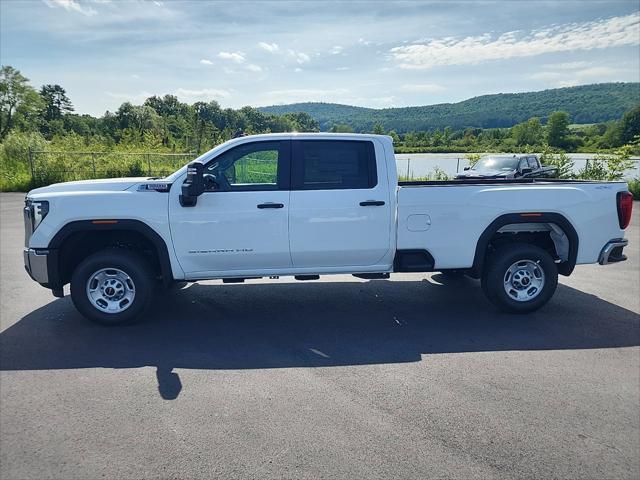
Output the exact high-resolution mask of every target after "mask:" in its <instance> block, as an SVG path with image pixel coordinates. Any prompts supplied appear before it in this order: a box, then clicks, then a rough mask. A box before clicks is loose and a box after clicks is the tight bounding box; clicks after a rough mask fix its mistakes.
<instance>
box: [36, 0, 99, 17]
mask: <svg viewBox="0 0 640 480" xmlns="http://www.w3.org/2000/svg"><path fill="white" fill-rule="evenodd" d="M43 1H44V3H46V4H47V6H48V7H49V8H56V7H61V8H64V9H65V10H66V11H67V12H76V13H81V14H82V15H86V16H87V17H92V16H93V15H97V14H98V12H97V11H95V10H94V9H93V8H91V7H90V6H88V5H87V4H83V3H80V2H78V1H77V0H43Z"/></svg>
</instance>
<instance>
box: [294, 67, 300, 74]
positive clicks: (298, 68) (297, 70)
mask: <svg viewBox="0 0 640 480" xmlns="http://www.w3.org/2000/svg"><path fill="white" fill-rule="evenodd" d="M293 71H294V72H296V73H300V72H301V71H302V69H301V68H300V67H296V68H294V69H293Z"/></svg>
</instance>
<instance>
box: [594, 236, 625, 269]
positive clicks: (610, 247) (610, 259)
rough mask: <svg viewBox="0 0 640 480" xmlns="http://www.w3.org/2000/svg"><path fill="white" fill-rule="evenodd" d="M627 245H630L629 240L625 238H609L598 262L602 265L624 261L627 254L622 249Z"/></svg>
mask: <svg viewBox="0 0 640 480" xmlns="http://www.w3.org/2000/svg"><path fill="white" fill-rule="evenodd" d="M627 245H629V240H627V239H625V238H616V239H614V240H609V241H608V242H607V244H606V245H605V246H604V247H602V251H601V252H600V257H599V258H598V263H599V264H600V265H609V264H610V263H617V262H624V261H625V260H626V259H627V256H626V255H625V254H623V253H622V250H623V249H624V247H626V246H627Z"/></svg>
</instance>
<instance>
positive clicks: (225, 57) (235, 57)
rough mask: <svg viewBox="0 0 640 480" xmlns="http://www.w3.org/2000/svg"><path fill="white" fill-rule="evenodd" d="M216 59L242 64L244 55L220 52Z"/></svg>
mask: <svg viewBox="0 0 640 480" xmlns="http://www.w3.org/2000/svg"><path fill="white" fill-rule="evenodd" d="M218 57H219V58H222V59H223V60H231V61H232V62H235V63H244V61H245V58H244V53H242V52H220V53H218Z"/></svg>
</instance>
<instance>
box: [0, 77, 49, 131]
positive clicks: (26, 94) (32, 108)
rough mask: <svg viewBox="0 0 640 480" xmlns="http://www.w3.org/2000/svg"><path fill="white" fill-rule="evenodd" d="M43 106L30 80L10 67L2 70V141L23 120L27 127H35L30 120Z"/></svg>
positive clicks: (0, 107)
mask: <svg viewBox="0 0 640 480" xmlns="http://www.w3.org/2000/svg"><path fill="white" fill-rule="evenodd" d="M41 105H42V102H41V100H40V97H39V96H38V93H37V92H36V91H35V90H34V89H33V87H31V86H30V85H29V79H28V78H26V77H25V76H23V75H22V74H21V73H20V72H19V71H18V70H16V69H15V68H13V67H11V66H9V65H6V66H3V67H2V68H0V140H2V139H3V138H4V137H5V136H6V135H7V133H9V131H10V130H11V129H12V128H13V127H14V125H16V124H17V123H19V122H20V121H21V120H22V121H25V126H26V127H33V123H34V122H30V121H29V119H30V118H31V117H33V116H35V115H36V112H37V111H38V109H39V108H40V107H41ZM27 129H29V128H27Z"/></svg>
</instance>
